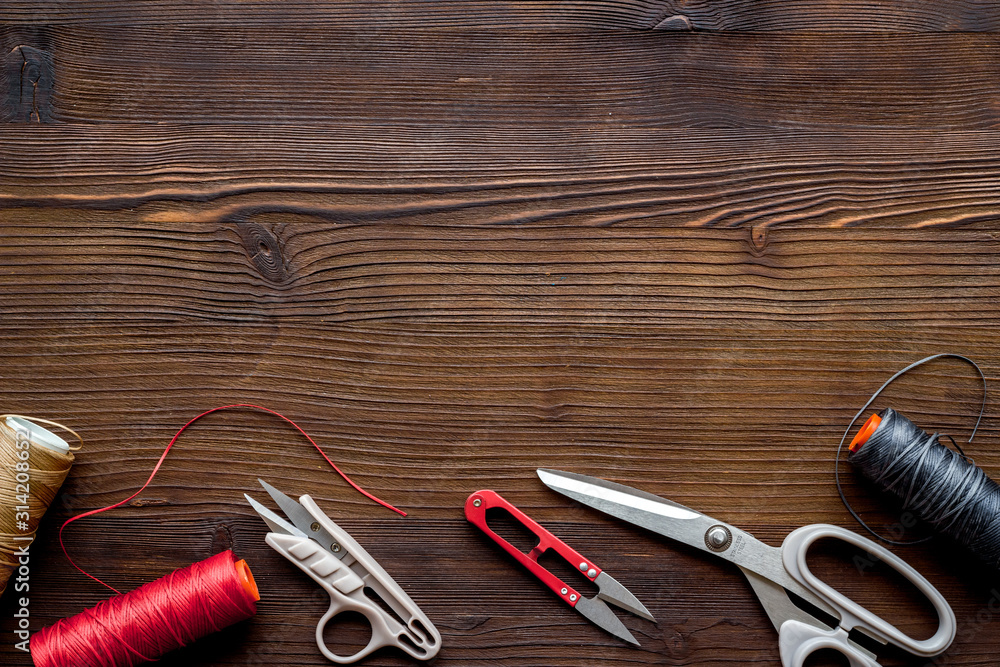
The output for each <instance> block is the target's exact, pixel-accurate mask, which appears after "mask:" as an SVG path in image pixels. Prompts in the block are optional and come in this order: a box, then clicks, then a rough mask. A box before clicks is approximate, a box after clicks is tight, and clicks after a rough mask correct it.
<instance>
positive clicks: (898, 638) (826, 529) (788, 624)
mask: <svg viewBox="0 0 1000 667" xmlns="http://www.w3.org/2000/svg"><path fill="white" fill-rule="evenodd" d="M823 538H833V539H837V540H841V541H843V542H847V543H848V544H852V545H854V546H856V547H858V548H860V549H863V550H864V551H866V552H868V554H869V555H871V556H873V557H874V558H876V559H878V560H881V561H884V562H886V563H888V564H889V565H891V566H892V567H893V569H895V570H896V571H897V572H899V573H900V574H901V575H903V576H904V577H906V578H907V579H908V580H909V581H910V583H912V584H913V585H914V586H916V587H917V589H919V590H920V592H921V593H923V594H924V596H925V597H926V598H927V599H928V600H930V602H931V604H932V605H933V606H934V611H935V612H937V615H938V629H937V632H935V633H934V635H933V636H931V637H930V638H928V639H924V640H919V641H918V640H916V639H913V638H912V637H910V636H909V635H907V634H905V633H903V632H902V631H901V630H899V628H897V627H896V626H894V625H892V624H891V623H889V622H888V621H886V620H884V619H882V618H881V617H879V616H877V615H876V614H874V613H872V612H871V611H869V610H867V609H865V608H864V607H862V606H861V605H859V604H858V603H856V602H854V601H853V600H851V599H850V598H848V597H847V596H845V595H844V594H842V593H840V592H839V591H837V590H835V589H834V588H832V587H831V586H829V585H828V584H826V583H825V582H823V581H821V580H820V579H819V578H818V577H816V575H814V574H813V573H812V572H811V571H810V570H809V566H808V565H807V563H806V554H807V553H808V551H809V547H810V546H812V545H813V544H814V543H815V542H816V541H817V540H820V539H823ZM781 560H782V563H783V564H784V566H785V569H786V570H788V574H789V575H791V577H792V578H793V579H795V580H796V581H798V582H799V583H800V584H802V585H803V586H805V587H806V588H808V589H809V590H810V591H812V592H813V593H815V594H816V595H818V596H819V597H820V598H821V599H823V600H824V601H825V602H826V603H828V604H829V605H830V606H831V607H833V608H834V609H835V610H836V611H837V612H838V613H839V614H840V626H839V627H837V628H834V629H833V630H823V629H820V628H817V627H814V626H810V625H808V624H806V623H802V622H800V621H794V620H790V621H785V622H784V623H783V624H782V625H781V628H780V629H779V630H778V637H779V639H778V642H779V647H780V653H781V662H782V664H783V665H784V667H802V664H803V663H804V662H805V660H806V658H807V657H808V656H809V655H810V654H812V653H813V652H815V651H818V650H819V649H823V648H830V649H834V650H837V651H839V652H840V653H842V654H844V655H845V656H846V657H847V659H848V660H849V661H850V663H851V667H878V663H877V662H876V661H875V660H872V659H871V658H870V657H869V656H868V655H866V654H864V653H862V652H860V651H858V650H857V649H856V648H855V647H854V646H853V645H852V644H850V643H849V642H848V641H847V634H848V632H849V631H850V630H852V629H853V628H858V629H860V630H864V631H865V632H866V633H867V634H869V635H871V636H872V637H876V638H878V639H881V640H882V641H884V642H890V643H892V644H895V645H896V646H898V647H900V648H903V649H905V650H907V651H909V652H910V653H912V654H914V655H918V656H922V657H930V656H934V655H937V654H939V653H941V652H942V651H944V650H945V649H946V648H948V646H950V645H951V642H952V640H954V639H955V629H956V621H955V612H954V611H952V609H951V606H950V605H949V604H948V602H947V600H945V599H944V596H943V595H941V593H940V592H939V591H938V590H937V589H936V588H934V586H933V585H932V584H931V583H930V582H929V581H927V579H925V578H924V577H923V575H921V574H920V573H919V572H917V571H916V570H915V569H913V567H912V566H911V565H910V564H909V563H907V562H906V561H904V560H903V559H902V558H899V557H898V556H896V555H895V554H893V553H892V552H891V551H889V550H887V549H885V548H884V547H882V546H881V545H879V544H876V543H875V542H872V541H871V540H869V539H867V538H864V537H862V536H861V535H858V534H857V533H854V532H852V531H850V530H847V529H845V528H841V527H839V526H831V525H829V524H823V523H817V524H812V525H809V526H803V527H802V528H799V529H797V530H794V531H792V532H791V533H789V534H788V536H787V537H786V538H785V541H784V542H783V543H782V545H781Z"/></svg>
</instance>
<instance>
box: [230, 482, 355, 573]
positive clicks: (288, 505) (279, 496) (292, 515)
mask: <svg viewBox="0 0 1000 667" xmlns="http://www.w3.org/2000/svg"><path fill="white" fill-rule="evenodd" d="M257 481H258V482H260V485H261V486H262V487H263V488H264V490H265V491H267V493H268V495H269V496H271V498H272V499H273V500H274V502H276V503H277V504H278V507H280V508H281V511H282V512H284V513H285V516H287V517H288V519H289V520H290V521H291V522H292V525H291V526H289V525H288V522H286V521H284V520H283V519H281V517H279V516H277V515H276V514H275V513H274V512H271V511H270V510H268V509H267V508H266V507H263V506H262V505H260V503H258V502H256V501H255V500H253V498H251V497H250V496H247V500H249V501H250V504H251V505H252V506H253V508H254V509H255V510H257V513H258V514H260V515H261V518H262V519H264V522H265V523H267V525H268V526H269V527H271V528H272V529H273V528H274V526H275V525H277V526H278V527H280V528H281V529H282V532H286V533H288V534H290V535H299V536H303V537H309V538H311V539H313V540H316V541H317V542H319V544H320V546H322V547H323V548H324V549H326V550H327V551H329V552H330V553H332V554H333V555H334V556H336V557H337V558H343V557H344V556H345V555H346V551H344V550H343V549H341V548H340V545H339V543H338V541H337V539H336V538H334V536H333V535H331V534H330V533H328V532H327V531H326V530H325V529H324V528H323V527H322V526H320V525H319V523H318V522H317V521H316V520H315V519H314V518H313V515H312V514H310V513H309V510H307V509H306V508H305V507H303V506H302V505H301V504H299V502H298V501H297V500H293V499H292V498H289V497H288V496H286V495H285V494H284V493H282V492H281V491H279V490H278V489H276V488H274V487H273V486H271V485H270V484H268V483H267V482H265V481H264V480H262V479H258V480H257ZM244 495H246V494H244ZM261 510H264V511H263V512H262V511H261ZM265 512H266V514H265ZM275 519H277V521H275ZM289 528H291V529H292V530H291V531H290V530H289ZM335 547H336V548H335Z"/></svg>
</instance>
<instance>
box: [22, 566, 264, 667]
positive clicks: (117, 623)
mask: <svg viewBox="0 0 1000 667" xmlns="http://www.w3.org/2000/svg"><path fill="white" fill-rule="evenodd" d="M257 600H260V595H259V593H258V592H257V585H256V584H255V583H254V580H253V575H252V574H250V569H249V568H248V567H247V564H246V562H245V561H242V560H241V561H238V562H237V561H236V558H235V557H234V556H233V552H232V551H223V552H222V553H220V554H216V555H215V556H212V557H211V558H208V559H207V560H203V561H201V562H198V563H194V564H192V565H189V566H188V567H185V568H183V569H180V570H177V571H175V572H172V573H171V574H168V575H167V576H165V577H163V578H162V579H157V580H156V581H152V582H150V583H148V584H145V585H144V586H141V587H139V588H137V589H135V590H134V591H132V592H131V593H126V594H125V595H117V596H115V597H113V598H110V599H108V600H105V601H103V602H101V603H100V604H98V605H97V606H96V607H94V608H93V609H88V610H86V611H84V612H82V613H80V614H77V615H76V616H72V617H70V618H64V619H62V620H61V621H58V622H57V623H56V624H55V625H52V626H49V627H47V628H44V629H42V630H40V631H38V632H37V633H35V634H34V635H33V636H32V638H31V657H32V660H33V661H34V663H35V667H133V665H139V664H142V663H144V662H150V661H152V660H156V659H158V658H160V657H162V656H163V655H164V654H166V653H169V652H170V651H173V650H174V649H177V648H180V647H182V646H185V645H187V644H189V643H191V642H193V641H194V640H196V639H198V638H200V637H204V636H205V635H208V634H211V633H212V632H216V631H218V630H221V629H222V628H224V627H227V626H229V625H232V624H234V623H238V622H239V621H242V620H245V619H248V618H250V617H251V616H253V615H254V614H255V613H257V605H256V602H257Z"/></svg>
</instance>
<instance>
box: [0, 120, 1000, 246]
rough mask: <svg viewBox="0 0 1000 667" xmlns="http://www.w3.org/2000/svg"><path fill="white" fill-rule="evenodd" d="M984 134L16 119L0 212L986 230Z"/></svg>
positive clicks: (990, 222) (432, 223) (989, 188)
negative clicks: (19, 126) (19, 122)
mask: <svg viewBox="0 0 1000 667" xmlns="http://www.w3.org/2000/svg"><path fill="white" fill-rule="evenodd" d="M998 143H1000V133H997V132H994V131H981V132H971V131H954V132H940V131H901V130H896V131H883V132H875V131H859V132H847V133H836V132H827V133H817V132H805V131H796V132H789V131H782V130H754V131H745V130H725V131H720V130H684V131H678V130H673V129H662V128H642V129H636V128H616V127H610V126H595V127H588V128H585V129H580V130H574V131H567V130H561V129H559V128H557V127H552V128H547V129H546V128H535V129H532V130H528V129H523V128H520V129H519V128H509V127H497V126H494V125H482V126H476V127H472V128H465V129H461V130H459V129H455V128H449V127H446V126H428V127H414V128H394V129H391V130H390V129H386V128H382V127H378V126H376V125H340V126H337V127H327V126H292V127H285V126H264V127H259V128H257V127H255V128H253V129H250V128H246V127H243V126H235V125H207V126H201V125H193V126H188V125H156V126H147V125H110V126H59V127H50V126H44V125H43V126H38V125H32V126H24V129H23V130H22V131H19V132H16V133H15V132H9V133H8V137H7V140H6V141H4V142H2V143H0V179H2V180H3V183H4V187H3V188H2V190H0V222H3V223H5V224H7V225H17V224H19V223H21V222H29V221H30V222H34V223H38V224H40V223H42V222H44V221H46V220H51V219H56V220H60V219H66V216H69V217H70V218H71V219H73V220H75V221H78V222H81V223H86V224H94V225H97V226H98V227H102V226H104V227H108V226H116V225H122V224H125V223H129V224H131V223H137V224H147V223H160V224H174V223H186V222H189V221H192V220H194V221H201V222H206V223H218V222H247V223H249V222H277V221H282V220H285V221H298V222H302V221H308V220H313V221H317V222H336V223H340V224H341V225H344V226H356V225H365V224H374V223H392V224H393V225H399V226H418V227H442V226H444V227H455V228H457V227H507V228H511V229H524V228H535V227H552V226H559V227H562V228H564V230H565V231H564V233H566V234H581V233H582V234H583V235H584V236H583V241H581V242H583V243H585V242H586V239H587V238H588V235H590V234H592V233H595V232H591V231H587V230H589V228H591V227H618V228H638V227H642V228H647V229H648V230H650V233H655V231H653V230H656V229H662V228H664V227H669V228H673V227H678V226H714V227H734V226H744V227H746V228H748V230H749V229H755V230H757V231H756V232H755V233H756V234H758V236H759V237H758V238H756V240H755V241H754V244H755V247H763V246H764V245H765V244H766V242H767V236H766V235H762V234H763V232H764V230H767V229H769V228H773V227H788V226H792V227H804V226H810V227H816V226H856V225H864V226H866V227H871V226H880V227H923V226H954V225H966V226H979V227H982V228H983V229H986V230H989V229H990V228H992V227H994V226H995V221H996V220H997V219H998V215H1000V195H998V189H997V183H998V182H1000V161H998V158H997V155H996V151H995V150H994V149H995V147H996V146H997V145H998ZM577 227H580V228H583V231H580V232H576V231H571V229H572V228H577ZM212 229H214V227H213V228H212ZM412 233H417V232H412ZM454 233H458V234H461V233H463V232H460V231H457V230H456V231H452V232H447V234H454ZM520 233H521V232H520V231H518V232H513V231H512V232H511V234H514V235H515V236H516V235H517V234H520ZM544 233H548V232H543V234H544ZM747 233H748V234H749V233H751V232H749V231H748V232H747ZM344 234H345V235H347V234H349V233H348V232H346V231H345V232H344ZM623 234H625V236H627V233H624V232H623ZM529 237H530V233H529ZM351 238H353V237H351ZM496 238H497V239H500V240H501V241H500V242H501V243H502V239H503V238H505V237H504V236H503V235H500V236H498V237H496ZM637 242H638V241H637Z"/></svg>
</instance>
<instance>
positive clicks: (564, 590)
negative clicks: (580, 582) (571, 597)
mask: <svg viewBox="0 0 1000 667" xmlns="http://www.w3.org/2000/svg"><path fill="white" fill-rule="evenodd" d="M560 592H561V593H562V594H563V595H566V594H567V593H569V591H568V590H566V589H565V588H564V589H562V591H560Z"/></svg>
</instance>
